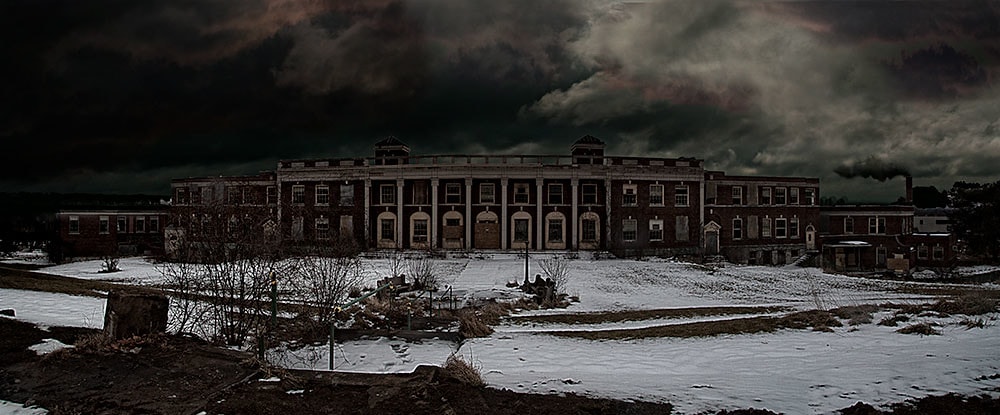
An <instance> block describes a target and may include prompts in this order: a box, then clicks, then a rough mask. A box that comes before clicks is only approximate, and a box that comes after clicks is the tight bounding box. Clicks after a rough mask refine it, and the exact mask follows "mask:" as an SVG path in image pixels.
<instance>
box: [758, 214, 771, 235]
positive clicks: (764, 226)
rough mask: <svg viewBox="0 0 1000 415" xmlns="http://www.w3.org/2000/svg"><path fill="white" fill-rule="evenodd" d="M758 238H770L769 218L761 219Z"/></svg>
mask: <svg viewBox="0 0 1000 415" xmlns="http://www.w3.org/2000/svg"><path fill="white" fill-rule="evenodd" d="M760 222H761V226H760V236H761V238H770V237H771V218H763V219H761V220H760Z"/></svg>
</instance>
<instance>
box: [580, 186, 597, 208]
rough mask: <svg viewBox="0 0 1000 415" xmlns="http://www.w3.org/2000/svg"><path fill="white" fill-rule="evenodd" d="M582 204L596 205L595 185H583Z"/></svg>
mask: <svg viewBox="0 0 1000 415" xmlns="http://www.w3.org/2000/svg"><path fill="white" fill-rule="evenodd" d="M583 204H585V205H596V204H597V185H596V184H593V183H589V184H584V185H583Z"/></svg>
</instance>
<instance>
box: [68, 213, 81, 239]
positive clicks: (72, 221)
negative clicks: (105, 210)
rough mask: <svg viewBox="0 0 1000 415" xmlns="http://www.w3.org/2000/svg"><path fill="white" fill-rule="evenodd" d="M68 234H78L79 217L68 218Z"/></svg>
mask: <svg viewBox="0 0 1000 415" xmlns="http://www.w3.org/2000/svg"><path fill="white" fill-rule="evenodd" d="M69 233H70V234H72V235H76V234H79V233H80V217H79V216H70V217H69Z"/></svg>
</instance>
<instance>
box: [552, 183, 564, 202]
mask: <svg viewBox="0 0 1000 415" xmlns="http://www.w3.org/2000/svg"><path fill="white" fill-rule="evenodd" d="M562 202H563V186H562V184H559V183H552V184H549V204H550V205H561V204H562Z"/></svg>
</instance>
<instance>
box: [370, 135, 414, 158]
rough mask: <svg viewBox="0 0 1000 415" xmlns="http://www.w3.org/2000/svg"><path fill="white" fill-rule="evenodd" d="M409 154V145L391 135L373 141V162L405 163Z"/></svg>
mask: <svg viewBox="0 0 1000 415" xmlns="http://www.w3.org/2000/svg"><path fill="white" fill-rule="evenodd" d="M409 156H410V147H409V146H407V145H406V143H404V142H402V141H399V139H398V138H396V137H393V136H391V135H390V136H388V137H386V138H385V139H383V140H382V141H379V142H377V143H375V164H405V163H406V161H405V160H406V157H409Z"/></svg>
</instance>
